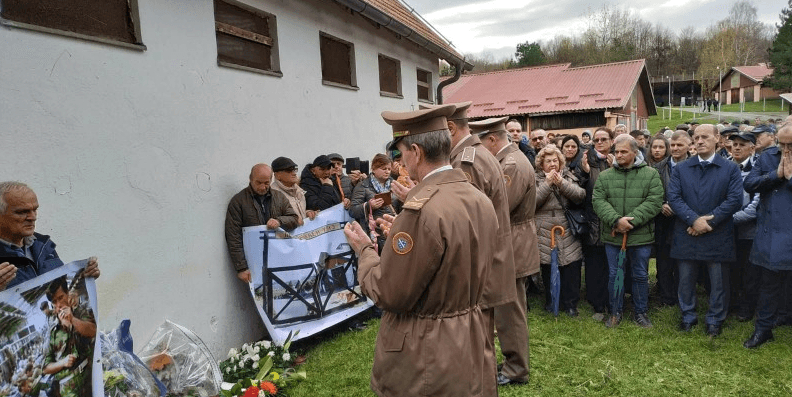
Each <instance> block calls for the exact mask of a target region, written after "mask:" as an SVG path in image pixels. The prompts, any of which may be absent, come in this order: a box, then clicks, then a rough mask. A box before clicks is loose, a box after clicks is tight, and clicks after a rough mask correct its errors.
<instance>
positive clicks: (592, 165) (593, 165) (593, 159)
mask: <svg viewBox="0 0 792 397" xmlns="http://www.w3.org/2000/svg"><path fill="white" fill-rule="evenodd" d="M586 160H587V161H588V163H589V175H588V181H587V182H586V186H585V188H586V201H585V209H586V217H587V218H588V220H589V233H588V236H585V238H584V239H583V244H587V245H598V246H602V240H601V239H600V228H601V225H600V219H599V217H597V213H596V212H594V205H593V204H592V203H591V195H592V194H593V193H594V184H595V183H597V178H599V175H600V173H601V172H602V171H605V170H607V169H608V168H610V167H611V166H610V165H608V159H606V158H599V156H597V153H596V150H594V149H593V148H592V149H590V150H589V151H588V158H587V159H586Z"/></svg>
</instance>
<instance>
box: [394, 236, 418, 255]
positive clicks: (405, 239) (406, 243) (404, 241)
mask: <svg viewBox="0 0 792 397" xmlns="http://www.w3.org/2000/svg"><path fill="white" fill-rule="evenodd" d="M412 249H413V239H412V237H410V235H409V234H407V233H405V232H398V233H396V235H395V236H393V251H394V252H396V253H397V254H399V255H406V254H407V253H409V252H410V251H412Z"/></svg>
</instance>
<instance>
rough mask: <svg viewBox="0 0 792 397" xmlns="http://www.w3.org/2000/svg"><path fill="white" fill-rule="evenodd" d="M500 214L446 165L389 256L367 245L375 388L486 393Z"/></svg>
mask: <svg viewBox="0 0 792 397" xmlns="http://www.w3.org/2000/svg"><path fill="white" fill-rule="evenodd" d="M495 219H496V215H495V210H494V209H493V207H492V203H491V202H490V200H489V199H488V198H487V197H486V196H484V194H482V193H481V192H479V191H478V190H476V189H475V188H474V187H473V186H471V185H470V184H469V183H468V181H467V178H466V177H465V175H464V174H463V172H462V171H460V170H447V171H441V172H439V173H436V174H433V175H430V176H429V177H427V178H425V179H424V180H423V181H421V182H420V183H419V184H418V185H417V186H416V187H415V188H413V189H412V190H411V191H410V193H409V195H408V197H407V201H406V202H405V204H404V206H403V210H402V212H401V213H400V214H399V215H398V216H397V217H396V219H395V221H394V222H393V226H392V227H391V230H390V235H389V236H388V238H387V240H386V242H385V247H384V248H383V250H382V257H381V258H380V257H378V256H377V253H376V251H375V250H374V249H373V248H372V247H371V246H369V247H367V248H365V249H363V250H362V252H361V254H360V259H359V262H358V263H359V265H358V266H359V267H358V281H359V283H360V287H361V289H362V291H363V293H364V294H365V295H366V296H368V297H369V298H371V299H372V300H373V301H374V303H376V305H377V306H378V307H380V308H381V309H382V311H383V314H382V322H381V324H380V329H379V333H378V334H377V343H376V346H375V348H374V367H373V368H372V375H371V388H372V390H374V392H375V393H376V394H377V395H380V396H409V397H414V396H453V397H456V396H481V395H482V391H483V389H484V382H485V379H484V377H483V375H482V374H484V373H485V372H486V370H485V365H487V364H485V360H482V358H483V357H484V343H485V340H486V339H487V332H488V331H487V329H486V326H485V324H487V320H485V318H484V315H483V314H482V312H481V308H480V303H481V299H482V297H483V291H484V287H485V285H486V284H487V280H488V279H489V270H490V267H491V264H492V260H493V256H494V250H495V249H496V247H497V246H499V245H501V244H500V241H498V240H497V239H496V236H497V229H498V225H497V223H496V221H495ZM511 284H514V281H511ZM491 364H492V365H493V366H494V364H495V363H494V362H493V363H491ZM493 371H494V368H493ZM486 382H487V383H490V382H492V383H493V385H494V382H495V379H494V378H493V379H487V380H486Z"/></svg>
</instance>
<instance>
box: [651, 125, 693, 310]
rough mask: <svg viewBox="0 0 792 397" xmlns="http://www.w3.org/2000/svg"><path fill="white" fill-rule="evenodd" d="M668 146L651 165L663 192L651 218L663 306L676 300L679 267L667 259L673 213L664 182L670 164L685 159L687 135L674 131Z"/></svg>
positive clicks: (670, 166)
mask: <svg viewBox="0 0 792 397" xmlns="http://www.w3.org/2000/svg"><path fill="white" fill-rule="evenodd" d="M685 128H687V126H685ZM669 147H670V151H671V155H670V156H668V157H666V158H665V159H663V160H662V161H660V162H658V163H657V164H655V165H654V167H655V169H656V170H657V172H658V173H659V174H660V179H661V180H662V181H663V191H664V192H665V197H664V200H663V208H662V210H661V212H660V214H659V215H657V217H655V241H656V244H655V247H657V249H656V250H655V252H656V255H657V257H656V260H655V265H656V266H657V291H658V295H660V303H661V304H662V305H666V306H675V305H676V304H677V301H679V297H678V296H677V285H678V284H679V270H678V269H677V263H676V260H675V259H673V258H671V240H672V239H673V235H674V223H675V222H676V215H675V214H674V211H673V210H672V209H671V206H670V205H668V183H669V182H670V181H671V171H673V170H674V167H676V166H677V164H679V163H681V162H683V161H685V160H686V159H687V158H688V149H689V148H690V135H688V133H687V131H684V130H677V131H675V132H674V134H673V135H671V142H670V143H669Z"/></svg>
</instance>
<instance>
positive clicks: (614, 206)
mask: <svg viewBox="0 0 792 397" xmlns="http://www.w3.org/2000/svg"><path fill="white" fill-rule="evenodd" d="M614 155H615V157H616V161H615V163H616V164H615V165H614V167H613V168H610V169H608V170H605V171H603V172H602V174H600V176H599V178H598V179H597V182H596V184H595V185H594V193H593V196H592V200H591V201H592V203H593V205H594V211H595V212H596V213H597V216H598V217H599V218H600V221H602V226H603V227H602V229H601V231H600V233H601V238H602V241H603V242H604V243H605V254H606V255H607V256H608V293H609V295H608V296H609V297H610V310H611V316H610V317H609V318H608V320H607V321H606V322H605V325H606V326H607V327H608V328H613V327H616V326H617V325H619V322H621V318H622V306H623V298H624V277H623V276H624V262H625V259H626V256H629V257H630V265H631V270H632V297H633V304H634V306H635V316H634V320H635V322H636V324H638V325H639V326H641V327H644V328H651V327H652V322H651V321H650V320H649V316H648V315H647V312H648V311H649V256H650V255H651V253H652V243H654V221H653V220H654V217H655V216H657V214H659V213H660V210H661V209H662V207H663V182H662V180H661V179H660V174H658V173H657V170H655V169H654V168H652V167H649V166H647V164H646V161H645V160H644V158H643V155H642V154H641V152H640V149H639V148H638V143H637V142H636V141H635V138H633V137H631V136H630V135H620V136H618V137H616V139H615V140H614ZM619 274H621V276H622V277H617V275H619Z"/></svg>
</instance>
